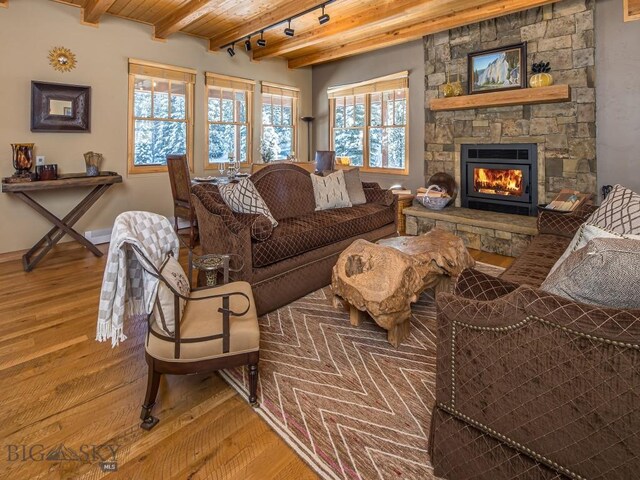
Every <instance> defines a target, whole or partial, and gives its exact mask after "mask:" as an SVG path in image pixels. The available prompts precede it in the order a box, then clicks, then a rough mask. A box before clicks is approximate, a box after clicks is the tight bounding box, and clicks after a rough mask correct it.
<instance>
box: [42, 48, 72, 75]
mask: <svg viewBox="0 0 640 480" xmlns="http://www.w3.org/2000/svg"><path fill="white" fill-rule="evenodd" d="M49 64H50V65H51V66H52V67H53V68H54V70H57V71H58V72H62V73H65V72H70V71H71V70H73V69H74V68H76V64H77V62H76V55H75V53H73V52H72V51H71V50H69V49H68V48H65V47H54V48H52V49H51V50H50V51H49Z"/></svg>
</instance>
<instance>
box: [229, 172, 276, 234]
mask: <svg viewBox="0 0 640 480" xmlns="http://www.w3.org/2000/svg"><path fill="white" fill-rule="evenodd" d="M218 191H219V192H220V195H221V196H222V199H223V200H224V202H225V203H226V204H227V205H228V206H229V208H230V209H231V210H232V211H234V212H237V213H261V214H262V215H264V216H265V217H267V218H268V219H269V221H270V222H271V224H272V225H273V226H274V227H277V226H278V222H277V220H276V219H275V218H273V215H271V212H270V211H269V207H267V204H266V203H264V200H263V199H262V197H261V196H260V193H259V192H258V190H257V189H256V187H255V185H254V184H253V182H252V181H251V180H250V179H249V178H243V179H241V180H240V181H239V182H238V183H229V184H227V185H220V186H219V187H218Z"/></svg>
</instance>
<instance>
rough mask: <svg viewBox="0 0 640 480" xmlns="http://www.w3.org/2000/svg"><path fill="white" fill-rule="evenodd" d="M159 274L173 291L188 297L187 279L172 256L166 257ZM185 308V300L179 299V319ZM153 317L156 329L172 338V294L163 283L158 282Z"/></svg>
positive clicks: (174, 325)
mask: <svg viewBox="0 0 640 480" xmlns="http://www.w3.org/2000/svg"><path fill="white" fill-rule="evenodd" d="M160 273H161V274H162V277H163V278H164V279H165V280H166V282H167V283H168V284H169V285H171V287H172V288H173V289H174V290H176V291H177V292H180V294H181V295H183V296H185V297H188V296H189V292H190V288H189V279H188V278H187V275H186V274H185V273H184V269H183V268H182V266H181V265H180V263H179V262H178V260H176V259H175V258H174V257H173V256H171V255H170V256H169V257H167V260H166V261H165V262H164V264H163V265H162V267H160ZM186 306H187V302H186V300H184V299H182V298H181V299H180V316H181V317H182V314H183V313H184V309H185V307H186ZM153 315H154V318H155V321H156V325H157V326H158V328H159V329H160V330H162V331H163V332H164V333H165V334H167V335H169V336H173V334H174V333H175V331H176V315H175V303H174V294H173V292H172V291H171V289H170V288H169V287H168V286H167V285H165V283H164V282H163V281H160V285H159V286H158V296H157V297H156V304H155V307H154V309H153Z"/></svg>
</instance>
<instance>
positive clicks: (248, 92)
mask: <svg viewBox="0 0 640 480" xmlns="http://www.w3.org/2000/svg"><path fill="white" fill-rule="evenodd" d="M205 77H206V81H205V85H204V87H205V89H204V93H205V95H204V116H205V137H206V139H207V141H206V151H205V156H204V169H205V170H218V166H217V165H216V164H215V163H213V164H212V163H210V162H209V147H210V143H209V128H210V125H212V124H213V125H235V126H246V127H247V161H246V162H241V163H240V166H241V167H250V166H251V164H252V163H253V108H254V104H253V93H254V92H253V90H249V89H246V88H233V87H226V86H218V85H209V84H208V81H209V80H208V79H209V78H212V79H220V80H225V81H227V82H228V83H230V84H233V83H234V82H239V83H244V84H247V85H255V82H254V81H253V80H247V79H244V78H240V77H229V76H226V75H219V74H214V73H209V72H206V73H205ZM214 81H215V80H214ZM210 88H215V89H218V90H220V91H221V92H222V91H223V90H227V91H230V92H232V93H233V94H235V92H244V93H245V94H246V95H247V98H246V104H247V118H246V122H223V121H220V122H216V121H211V120H209V89H210ZM233 103H234V107H233V108H234V118H237V115H236V102H235V100H234V102H233ZM220 117H221V118H222V102H221V103H220ZM238 146H239V145H236V147H238Z"/></svg>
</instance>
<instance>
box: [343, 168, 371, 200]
mask: <svg viewBox="0 0 640 480" xmlns="http://www.w3.org/2000/svg"><path fill="white" fill-rule="evenodd" d="M343 172H344V183H345V185H346V186H347V193H348V194H349V200H351V205H362V204H363V203H367V197H366V196H365V194H364V188H362V181H361V180H360V169H358V168H352V169H351V170H343Z"/></svg>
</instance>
